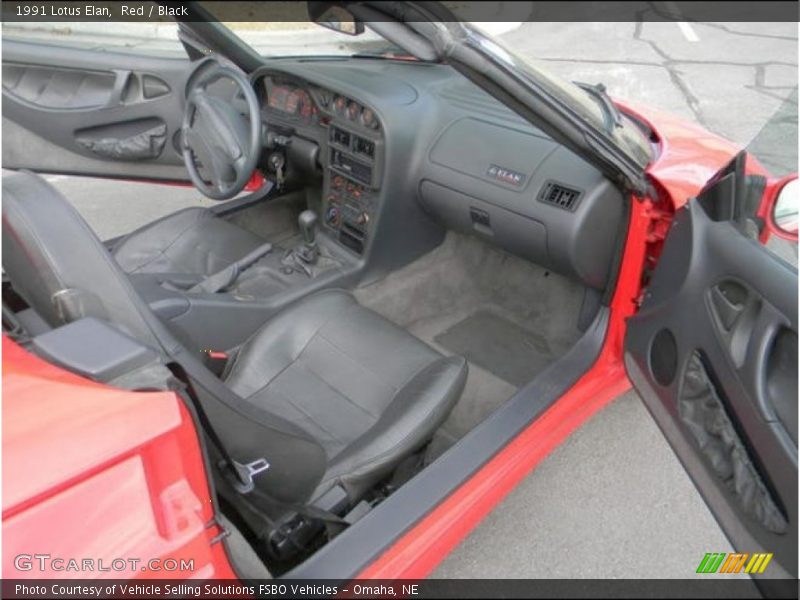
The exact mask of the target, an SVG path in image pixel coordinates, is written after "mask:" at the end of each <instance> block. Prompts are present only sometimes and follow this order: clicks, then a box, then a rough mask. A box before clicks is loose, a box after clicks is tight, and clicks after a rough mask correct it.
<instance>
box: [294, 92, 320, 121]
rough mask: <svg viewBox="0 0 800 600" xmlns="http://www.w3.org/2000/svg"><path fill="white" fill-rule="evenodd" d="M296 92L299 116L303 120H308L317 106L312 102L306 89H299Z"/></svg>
mask: <svg viewBox="0 0 800 600" xmlns="http://www.w3.org/2000/svg"><path fill="white" fill-rule="evenodd" d="M297 94H298V96H299V97H300V116H301V117H303V120H305V121H308V120H309V119H310V118H311V114H312V112H313V111H314V109H316V108H317V107H316V106H314V102H313V100H311V96H310V95H309V93H308V92H307V91H305V90H299V91H298V92H297Z"/></svg>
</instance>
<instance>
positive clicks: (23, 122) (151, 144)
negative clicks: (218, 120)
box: [2, 40, 190, 181]
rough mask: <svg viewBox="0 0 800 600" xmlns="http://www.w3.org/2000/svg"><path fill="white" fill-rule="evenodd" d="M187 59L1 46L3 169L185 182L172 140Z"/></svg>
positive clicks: (22, 44)
mask: <svg viewBox="0 0 800 600" xmlns="http://www.w3.org/2000/svg"><path fill="white" fill-rule="evenodd" d="M189 72H190V64H189V61H188V59H181V58H157V57H147V56H142V55H132V54H122V53H115V52H106V51H99V50H90V49H83V48H69V47H58V48H55V47H54V46H51V45H46V44H39V43H28V42H22V41H11V40H4V41H3V78H2V79H3V126H4V134H5V136H4V137H5V139H4V143H3V165H4V166H5V167H8V168H27V169H31V170H38V171H49V172H58V173H69V174H80V175H97V176H106V177H128V178H142V179H167V180H182V181H186V180H188V176H187V173H186V170H185V168H184V166H183V160H182V158H181V156H180V153H179V151H178V149H177V147H176V145H175V144H174V143H172V140H173V139H174V137H175V135H176V134H177V133H178V132H179V130H180V126H181V121H182V118H183V105H184V90H185V86H186V79H187V76H188V74H189Z"/></svg>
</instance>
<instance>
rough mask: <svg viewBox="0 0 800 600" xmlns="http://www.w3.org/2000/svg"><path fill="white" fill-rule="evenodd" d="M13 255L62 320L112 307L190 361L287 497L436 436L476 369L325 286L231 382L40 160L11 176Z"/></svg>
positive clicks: (200, 390) (386, 463) (246, 456)
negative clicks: (49, 178) (175, 333)
mask: <svg viewBox="0 0 800 600" xmlns="http://www.w3.org/2000/svg"><path fill="white" fill-rule="evenodd" d="M3 266H4V268H5V270H6V273H7V274H8V276H9V277H10V279H11V282H12V283H13V286H14V288H15V290H16V291H17V292H18V293H19V294H20V295H21V296H22V297H23V298H24V299H25V300H26V301H27V302H28V303H29V304H30V305H31V307H33V308H34V309H36V310H37V312H38V313H39V314H40V315H41V316H42V317H43V318H44V319H45V320H46V321H48V322H49V323H50V324H51V325H52V326H54V327H57V326H59V325H61V324H64V323H66V322H69V321H72V320H75V319H78V318H81V317H86V316H91V317H95V318H100V319H105V320H107V321H108V322H111V323H113V324H115V325H116V326H118V327H119V328H121V329H123V330H125V331H126V332H127V333H128V334H129V335H131V336H132V337H135V338H136V339H138V340H139V341H140V342H142V343H144V344H147V345H149V346H151V347H153V348H155V349H156V350H158V351H159V352H160V353H161V355H162V356H163V359H164V360H165V361H167V362H177V363H178V364H180V365H181V367H183V369H184V370H185V371H186V373H187V374H188V376H189V379H190V382H191V386H192V388H193V390H194V392H195V394H196V396H197V397H198V399H199V402H200V404H201V406H202V407H203V411H204V412H205V413H206V415H207V416H208V419H209V420H210V422H211V423H213V425H214V429H215V430H216V432H217V434H218V435H219V437H220V438H221V439H222V440H223V442H224V444H225V446H226V448H227V451H228V452H229V453H230V455H231V456H232V457H233V458H234V459H235V460H236V461H238V462H240V463H250V462H253V461H254V460H257V459H261V458H263V459H266V461H267V462H269V464H270V467H269V469H268V470H267V471H266V472H265V473H264V474H263V476H259V477H258V478H257V479H256V484H257V486H258V488H259V490H261V491H262V492H264V493H265V494H268V495H269V496H271V497H273V498H276V499H278V500H279V501H280V502H281V503H284V506H285V503H309V502H311V501H313V500H314V499H316V498H319V497H320V496H322V495H323V494H324V493H325V492H327V491H328V490H330V489H331V488H332V487H334V486H335V485H337V484H338V485H340V486H341V487H343V488H344V490H346V492H347V495H348V498H349V499H350V501H351V502H355V501H357V500H358V499H359V498H360V497H361V496H362V495H363V494H364V493H365V491H367V490H368V489H369V488H370V487H372V486H374V485H375V484H376V483H378V482H379V481H380V480H381V479H382V478H384V477H385V476H386V475H388V474H389V473H390V472H391V471H392V469H393V468H394V467H396V466H397V465H398V464H399V462H400V461H402V460H403V458H405V457H406V456H408V455H409V454H410V453H411V452H413V451H414V450H415V449H417V448H419V447H420V446H422V445H423V444H424V443H425V442H426V441H427V440H429V439H430V437H431V436H432V435H433V432H434V431H435V430H436V429H437V427H439V425H440V424H441V423H442V422H443V421H444V419H445V418H446V417H447V415H448V413H449V411H450V410H451V408H452V407H453V405H454V404H455V402H456V401H457V400H458V398H459V396H460V394H461V391H462V389H463V386H464V383H465V380H466V372H467V366H466V362H465V360H464V359H463V358H461V357H444V356H442V355H440V354H439V353H438V352H436V351H435V350H433V349H432V348H430V347H428V346H427V345H425V344H424V343H423V342H421V341H420V340H418V339H416V338H414V337H413V336H411V335H410V334H408V333H407V332H406V331H404V330H402V329H400V328H398V327H396V326H395V325H393V324H392V323H390V322H389V321H387V320H385V319H384V318H383V317H381V316H379V315H377V314H376V313H374V312H372V311H370V310H367V309H365V308H363V307H362V306H360V305H359V304H358V303H357V302H356V301H355V300H354V299H353V297H352V296H351V295H349V294H348V293H346V292H342V291H324V292H320V293H317V294H315V295H313V296H310V297H307V298H305V299H303V300H301V301H300V302H298V303H297V304H296V305H293V306H292V307H290V308H289V309H287V310H285V311H283V312H282V313H280V314H278V315H277V316H276V317H274V318H273V319H271V320H270V321H269V322H267V323H266V324H265V325H264V326H263V327H262V328H261V329H260V330H259V331H257V332H255V333H254V335H253V336H252V337H251V338H250V339H249V340H248V341H247V342H246V343H244V344H243V345H242V346H241V348H240V349H239V350H238V353H237V355H236V357H235V361H234V363H233V365H232V367H231V368H230V370H229V374H228V376H227V378H226V380H225V381H224V382H223V381H221V380H220V379H219V378H217V377H216V376H214V375H213V374H212V373H211V372H210V371H209V370H208V369H206V368H205V366H204V365H203V363H202V362H201V361H200V360H199V359H198V357H197V356H195V354H194V353H193V352H190V351H188V350H186V349H185V348H184V347H182V346H181V345H180V344H179V343H178V342H177V341H176V339H175V338H174V337H172V335H171V334H170V333H169V332H168V331H167V330H166V328H165V327H164V326H163V324H162V323H161V322H160V321H159V320H158V319H157V318H156V317H155V315H154V314H153V313H152V312H151V311H150V310H149V307H148V306H147V305H146V304H145V303H144V302H143V301H142V300H141V298H139V296H138V295H137V294H136V292H135V291H134V289H133V287H132V286H131V284H130V281H129V280H128V277H127V276H126V275H125V274H124V273H123V272H122V270H121V269H120V268H119V266H118V265H117V264H116V262H115V261H114V260H113V258H112V257H111V255H110V253H109V252H108V251H107V250H106V248H105V247H104V246H103V245H102V244H101V243H100V241H99V240H98V239H97V238H96V236H95V235H94V234H93V232H92V231H91V230H90V229H89V227H88V225H86V223H85V222H84V221H83V219H82V218H81V217H80V215H78V213H77V212H76V211H75V209H74V208H73V207H72V206H71V205H70V204H69V203H68V202H66V201H65V200H64V199H63V197H62V196H61V195H60V194H59V193H58V192H56V191H55V190H54V189H53V188H52V187H50V185H49V184H47V183H46V182H45V181H44V180H42V179H41V178H39V177H37V176H34V175H32V174H29V173H16V174H13V175H10V176H6V177H4V178H3ZM87 343H90V341H89V340H87ZM210 448H212V449H213V447H210ZM270 510H273V513H274V510H275V509H274V507H272V508H270ZM284 514H285V511H284ZM273 516H275V515H274V514H273ZM279 516H280V515H279Z"/></svg>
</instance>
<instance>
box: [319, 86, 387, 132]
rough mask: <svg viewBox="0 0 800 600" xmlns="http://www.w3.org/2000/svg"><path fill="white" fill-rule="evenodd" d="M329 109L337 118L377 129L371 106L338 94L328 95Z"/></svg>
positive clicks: (377, 124) (376, 120)
mask: <svg viewBox="0 0 800 600" xmlns="http://www.w3.org/2000/svg"><path fill="white" fill-rule="evenodd" d="M330 110H331V112H332V113H334V114H335V115H336V116H338V117H339V118H341V119H345V120H347V121H350V122H351V123H358V124H359V125H363V126H364V127H366V128H368V129H378V128H379V126H380V125H379V123H378V118H377V117H376V116H375V112H374V111H373V110H372V109H371V108H369V107H367V106H364V105H363V104H360V103H358V102H356V101H355V100H350V99H349V98H345V97H344V96H341V95H339V94H337V95H334V96H330Z"/></svg>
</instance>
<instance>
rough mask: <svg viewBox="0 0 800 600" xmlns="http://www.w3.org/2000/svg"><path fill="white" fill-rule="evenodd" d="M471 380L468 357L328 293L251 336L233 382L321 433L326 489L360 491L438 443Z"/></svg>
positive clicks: (236, 389) (264, 403) (260, 401)
mask: <svg viewBox="0 0 800 600" xmlns="http://www.w3.org/2000/svg"><path fill="white" fill-rule="evenodd" d="M465 380H466V361H465V360H464V359H463V358H460V357H450V358H445V357H443V356H442V355H441V354H439V353H438V352H436V350H434V349H433V348H431V347H429V346H427V345H426V344H425V343H423V342H422V341H420V340H418V339H417V338H415V337H413V336H412V335H410V334H408V333H407V332H406V331H405V330H403V329H400V328H399V327H397V326H396V325H394V324H392V323H390V322H389V321H387V320H386V319H384V318H383V317H381V316H380V315H378V314H376V313H374V312H372V311H370V310H368V309H366V308H363V307H362V306H360V305H359V304H358V303H357V302H356V301H355V300H354V299H353V297H352V296H351V295H349V294H347V293H346V292H342V291H326V292H321V293H318V294H315V295H313V296H310V297H308V298H306V299H305V300H303V301H301V302H300V303H299V304H297V305H295V306H294V307H292V308H290V309H289V310H286V311H284V312H283V313H281V314H280V315H278V316H277V317H276V318H274V319H273V320H272V321H270V322H269V323H268V324H267V325H265V326H264V327H263V328H262V329H261V330H260V331H259V332H258V333H257V334H256V335H254V336H253V338H251V339H250V340H249V341H248V342H246V343H245V344H244V345H243V346H242V348H241V349H240V351H239V354H238V357H237V360H236V362H235V363H234V365H233V367H232V369H231V371H230V374H229V375H228V377H227V380H226V383H227V384H228V386H229V387H230V388H231V389H232V390H233V391H234V392H235V393H236V394H238V395H239V396H241V397H243V398H245V399H246V400H247V401H248V402H251V403H253V404H256V405H258V406H259V407H261V408H263V409H265V410H267V411H269V412H271V413H274V414H277V415H279V416H281V417H283V418H284V419H286V420H288V421H291V422H292V423H294V424H296V425H297V426H299V427H300V428H301V429H303V430H304V431H306V432H307V433H308V434H309V435H311V436H312V437H313V438H315V439H316V440H317V441H318V442H319V443H320V444H321V445H322V447H323V448H324V450H325V453H326V455H327V458H328V469H327V473H326V476H325V477H324V478H323V487H330V486H331V485H333V484H335V483H343V484H344V485H345V487H346V488H348V489H349V490H350V491H352V492H354V494H356V495H357V494H358V491H357V490H356V489H355V488H359V487H363V486H367V485H369V484H371V483H373V482H374V481H376V480H377V479H378V478H380V476H382V475H385V474H387V473H388V471H390V470H391V468H393V467H394V465H396V463H397V462H398V461H399V460H401V459H402V458H403V457H404V456H406V455H408V454H409V453H410V452H412V451H413V450H415V449H416V448H417V447H419V446H420V445H421V444H423V443H424V442H426V441H427V440H428V439H430V437H431V436H432V435H433V432H434V431H435V430H436V428H437V427H438V426H439V425H440V424H441V423H442V422H443V421H444V419H445V418H446V417H447V415H448V413H449V412H450V410H451V409H452V407H453V405H454V403H455V402H456V401H457V399H458V397H459V396H460V394H461V391H462V389H463V386H464V382H465ZM359 491H360V490H359ZM322 492H324V490H320V493H322Z"/></svg>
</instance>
